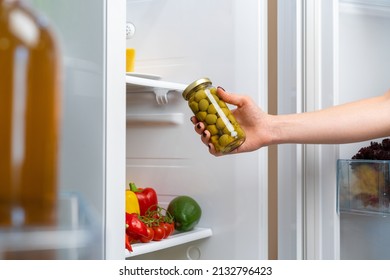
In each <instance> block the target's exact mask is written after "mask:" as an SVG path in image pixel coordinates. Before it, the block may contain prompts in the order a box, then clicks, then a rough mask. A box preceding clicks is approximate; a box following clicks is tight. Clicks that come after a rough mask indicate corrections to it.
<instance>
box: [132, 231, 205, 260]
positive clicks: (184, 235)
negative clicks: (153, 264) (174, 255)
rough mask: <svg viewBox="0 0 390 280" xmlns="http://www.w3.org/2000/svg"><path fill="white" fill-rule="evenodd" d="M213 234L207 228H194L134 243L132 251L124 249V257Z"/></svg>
mask: <svg viewBox="0 0 390 280" xmlns="http://www.w3.org/2000/svg"><path fill="white" fill-rule="evenodd" d="M212 235H213V232H212V230H211V229H209V228H195V229H193V230H191V231H188V232H180V233H176V232H175V233H174V234H173V235H171V236H169V237H168V238H166V239H163V240H161V241H151V242H149V243H135V244H132V247H133V252H129V251H128V250H126V249H125V251H126V258H131V257H135V256H138V255H143V254H147V253H151V252H155V251H159V250H163V249H167V248H170V247H174V246H177V245H182V244H186V243H188V242H191V241H195V240H199V239H203V238H207V237H210V236H212Z"/></svg>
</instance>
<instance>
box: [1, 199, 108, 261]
mask: <svg viewBox="0 0 390 280" xmlns="http://www.w3.org/2000/svg"><path fill="white" fill-rule="evenodd" d="M97 217H98V215H97V213H95V210H94V209H93V208H91V206H90V205H89V204H87V203H86V201H85V200H84V199H83V197H82V196H81V195H80V194H78V193H74V192H62V193H60V194H59V197H58V223H57V224H56V225H53V226H49V227H46V226H41V227H38V226H37V227H27V226H26V227H16V228H6V227H0V240H1V243H0V259H7V258H11V259H41V258H42V257H44V258H45V259H48V258H50V259H62V260H67V259H98V258H100V257H101V256H100V254H101V252H100V251H99V250H100V249H99V246H96V244H99V243H100V242H102V236H101V234H100V231H99V228H100V227H101V224H100V222H99V221H98V220H97ZM42 252H46V253H42Z"/></svg>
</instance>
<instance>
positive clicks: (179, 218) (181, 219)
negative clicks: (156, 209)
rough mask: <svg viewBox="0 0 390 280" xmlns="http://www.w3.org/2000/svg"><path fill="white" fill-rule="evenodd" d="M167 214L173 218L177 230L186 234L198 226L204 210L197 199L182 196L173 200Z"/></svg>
mask: <svg viewBox="0 0 390 280" xmlns="http://www.w3.org/2000/svg"><path fill="white" fill-rule="evenodd" d="M167 213H169V214H170V215H171V216H172V217H173V219H174V221H175V229H176V230H178V231H183V232H184V231H190V230H192V229H193V228H194V227H195V226H196V225H197V224H198V222H199V220H200V217H201V216H202V209H201V208H200V206H199V204H198V203H197V202H196V201H195V199H193V198H192V197H189V196H186V195H182V196H177V197H175V198H174V199H172V200H171V202H170V203H169V205H168V210H167Z"/></svg>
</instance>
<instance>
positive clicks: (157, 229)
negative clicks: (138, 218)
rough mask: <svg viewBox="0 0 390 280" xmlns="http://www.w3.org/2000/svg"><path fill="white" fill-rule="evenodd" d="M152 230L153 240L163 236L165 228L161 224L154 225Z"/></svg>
mask: <svg viewBox="0 0 390 280" xmlns="http://www.w3.org/2000/svg"><path fill="white" fill-rule="evenodd" d="M153 231H154V237H153V240H154V241H160V240H162V239H164V238H165V230H164V227H163V226H162V225H158V226H154V227H153Z"/></svg>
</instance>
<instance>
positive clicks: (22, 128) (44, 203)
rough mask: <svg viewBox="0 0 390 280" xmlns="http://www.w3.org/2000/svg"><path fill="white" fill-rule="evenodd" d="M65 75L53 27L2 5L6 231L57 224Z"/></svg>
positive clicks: (0, 172)
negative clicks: (15, 227)
mask: <svg viewBox="0 0 390 280" xmlns="http://www.w3.org/2000/svg"><path fill="white" fill-rule="evenodd" d="M59 71H60V68H59V53H58V47H57V44H56V40H55V38H54V36H53V33H52V31H51V30H50V29H49V26H48V25H47V24H46V23H45V22H44V21H43V20H41V19H40V18H38V17H37V16H36V15H35V14H34V13H33V12H32V11H31V10H30V9H29V8H27V7H26V6H25V5H24V4H23V2H22V1H19V0H0V226H12V227H13V226H25V225H28V226H30V225H33V226H36V225H39V226H40V225H51V224H53V223H55V219H56V201H57V169H58V153H59V151H58V148H59V143H58V142H59V116H60V83H59V77H60V75H59Z"/></svg>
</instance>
